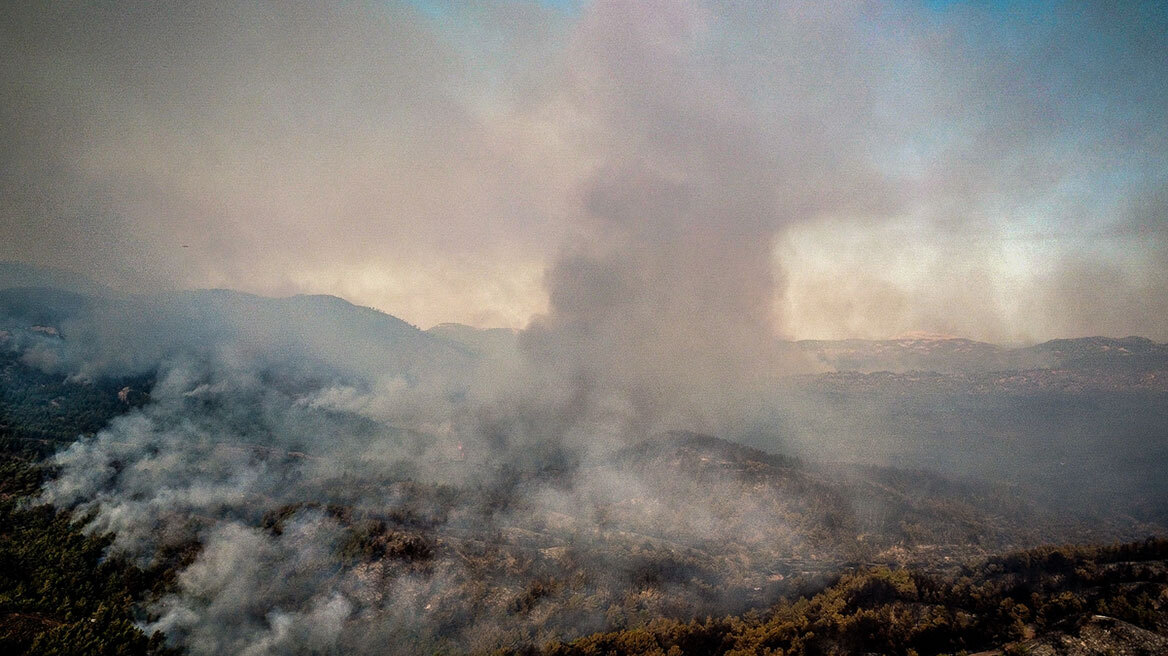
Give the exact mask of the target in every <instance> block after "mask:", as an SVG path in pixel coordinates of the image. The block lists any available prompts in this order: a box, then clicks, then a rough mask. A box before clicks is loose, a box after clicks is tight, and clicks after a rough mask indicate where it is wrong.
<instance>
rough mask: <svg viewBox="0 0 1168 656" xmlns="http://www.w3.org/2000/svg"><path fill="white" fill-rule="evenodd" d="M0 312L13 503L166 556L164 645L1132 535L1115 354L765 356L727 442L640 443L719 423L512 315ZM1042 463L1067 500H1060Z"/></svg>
mask: <svg viewBox="0 0 1168 656" xmlns="http://www.w3.org/2000/svg"><path fill="white" fill-rule="evenodd" d="M0 321H2V323H0V330H2V331H3V332H2V333H0V349H3V351H4V358H5V359H4V363H5V364H4V367H5V368H4V376H5V378H4V380H5V385H6V392H5V395H4V397H3V403H4V408H3V410H4V417H5V422H4V423H5V424H6V425H5V428H4V430H5V431H6V435H7V437H9V438H19V437H21V436H24V437H30V436H32V437H34V438H35V439H41V438H37V437H35V435H34V433H35V431H38V430H40V431H44V430H46V429H44V428H43V427H42V426H43V425H45V424H44V422H46V421H48V422H50V424H51V425H52V428H53V430H54V431H55V433H54V440H58V442H54V443H60V444H61V447H62V448H61V449H60V450H59V451H58V452H57V453H56V455H55V456H53V457H52V459H51V461H50V462H49V465H50V469H51V472H52V476H51V478H50V479H49V480H48V481H47V483H46V485H45V487H44V490H43V492H42V497H41V498H42V500H44V501H48V502H51V503H53V504H56V505H57V506H59V507H61V508H67V509H73V510H75V511H77V512H78V513H80V516H84V517H86V518H87V522H88V523H87V527H88V530H91V531H98V532H111V533H113V535H114V537H113V538H112V547H111V548H112V549H113V550H114V553H117V554H121V555H123V556H125V557H127V558H129V559H131V560H132V561H133V562H136V563H137V564H138V565H140V566H142V567H146V568H148V569H158V568H162V569H163V570H165V571H170V572H171V576H170V578H168V579H167V580H168V581H169V584H167V585H165V586H162V587H160V588H158V589H157V590H156V592H155V594H153V595H152V596H150V597H148V598H147V599H145V600H144V602H143V605H142V606H141V608H143V609H144V611H145V613H146V614H144V615H143V619H142V626H144V627H145V628H147V629H148V630H149V631H155V630H157V631H161V632H163V633H164V634H165V635H167V636H168V639H169V640H170V641H171V644H174V645H180V646H184V647H186V648H188V649H189V650H190V651H191V652H192V653H195V654H200V653H247V652H256V653H296V652H298V651H304V650H306V649H307V650H313V649H317V650H327V649H340V650H341V651H345V652H347V653H386V652H387V651H388V652H394V651H396V652H398V653H416V652H418V651H430V650H433V649H441V648H449V649H455V650H488V649H494V648H498V647H517V646H522V645H531V644H539V643H542V642H545V641H547V640H552V639H566V638H570V637H573V636H579V635H583V634H586V633H589V632H592V631H599V630H604V629H611V628H620V627H631V626H639V625H642V624H644V623H646V622H649V621H651V620H653V619H655V618H662V617H670V618H676V619H681V620H684V619H687V618H690V617H697V616H704V615H706V614H721V613H726V612H743V611H746V610H748V609H750V608H753V607H763V606H766V605H768V604H771V603H773V602H774V601H775V600H777V599H778V598H779V597H780V596H781V595H784V594H797V593H801V592H805V591H809V590H814V589H815V588H816V586H818V585H820V584H821V583H822V582H823V581H825V580H827V579H828V578H830V577H832V576H834V575H835V574H837V573H838V572H840V571H842V570H845V569H848V568H853V567H857V566H863V565H870V564H888V565H899V564H913V565H915V566H918V567H923V568H930V567H934V566H937V565H938V564H943V563H947V562H954V561H957V560H961V559H966V558H970V557H974V556H983V555H986V554H991V553H995V552H998V551H1000V550H1003V549H1008V548H1013V547H1019V546H1029V545H1037V544H1041V543H1044V542H1048V541H1052V540H1057V541H1085V540H1104V541H1109V540H1113V539H1119V538H1132V537H1140V536H1143V535H1146V534H1148V533H1160V532H1163V531H1164V527H1163V508H1164V504H1163V497H1162V496H1159V495H1161V493H1162V490H1161V488H1160V487H1158V485H1159V483H1158V481H1160V480H1162V479H1161V478H1158V477H1156V476H1154V475H1155V474H1156V473H1157V472H1159V470H1160V468H1162V467H1163V466H1164V465H1163V464H1162V463H1163V460H1162V459H1160V458H1159V457H1158V456H1157V455H1156V454H1157V453H1158V451H1156V449H1157V448H1160V447H1159V446H1158V445H1159V444H1160V442H1158V441H1157V440H1158V439H1161V438H1162V437H1163V434H1161V433H1158V432H1157V431H1159V428H1158V427H1159V424H1157V423H1156V422H1158V421H1160V419H1159V418H1160V417H1162V414H1163V411H1162V410H1156V409H1155V407H1154V404H1155V403H1157V402H1158V401H1159V399H1160V398H1161V396H1162V395H1163V390H1162V389H1161V386H1160V384H1159V382H1158V381H1159V378H1157V377H1156V376H1157V373H1156V371H1157V370H1155V369H1154V368H1149V367H1145V366H1143V365H1141V366H1140V367H1137V368H1135V369H1133V368H1131V367H1128V368H1123V367H1118V368H1117V367H1108V366H1102V365H1099V362H1100V358H1102V359H1103V360H1104V361H1105V362H1104V364H1106V362H1108V361H1110V360H1108V359H1109V358H1124V357H1128V356H1126V355H1123V354H1124V353H1132V352H1135V351H1136V350H1138V349H1143V350H1142V351H1139V352H1140V353H1151V354H1152V355H1151V356H1149V357H1151V358H1152V360H1151V361H1153V362H1154V357H1155V353H1156V348H1158V347H1157V345H1151V346H1149V345H1147V344H1145V343H1144V342H1139V341H1133V340H1125V341H1123V342H1122V344H1126V345H1127V346H1124V347H1123V348H1124V349H1126V350H1125V351H1124V350H1118V349H1115V348H1111V346H1112V343H1111V342H1101V341H1099V340H1091V341H1086V342H1083V343H1079V342H1074V343H1072V344H1065V343H1059V344H1056V345H1054V346H1050V347H1049V348H1047V349H1046V351H1044V352H1043V353H1046V352H1047V351H1049V354H1047V355H1043V356H1042V357H1048V356H1049V357H1051V358H1062V360H1059V362H1061V363H1063V364H1061V365H1060V367H1064V366H1065V363H1066V362H1082V361H1087V362H1088V363H1089V364H1090V367H1087V366H1084V367H1080V368H1058V369H1055V368H1037V369H1033V368H1032V369H1025V370H1018V371H1015V372H1011V373H1002V372H992V373H991V372H986V371H982V370H978V369H976V368H971V369H970V370H968V371H959V372H953V371H948V372H945V373H922V372H904V373H889V372H884V373H859V372H844V371H833V372H825V373H812V374H808V373H802V374H799V373H796V372H797V371H798V370H796V369H792V370H791V371H776V372H773V375H772V376H770V377H768V378H765V379H760V380H759V381H756V383H758V382H763V383H766V384H765V385H763V384H758V385H752V386H749V387H748V388H747V389H748V390H751V391H750V394H756V395H755V396H749V395H745V394H746V393H745V392H744V396H743V397H742V398H741V399H740V403H738V404H737V405H735V406H734V414H733V415H732V416H733V417H734V418H735V420H734V421H729V422H725V423H724V424H722V425H723V426H724V429H723V430H720V431H719V433H720V435H721V437H724V438H731V440H730V441H728V440H726V439H720V438H716V437H711V436H708V434H707V433H704V432H686V431H671V430H668V429H669V428H670V427H671V426H670V424H671V423H672V424H675V425H676V424H677V423H679V422H683V421H684V420H686V419H687V418H690V417H702V416H708V417H719V416H731V415H725V414H717V413H713V414H709V413H706V412H695V413H693V414H689V413H678V412H677V408H679V407H682V406H679V405H677V404H676V403H674V402H673V401H672V400H670V398H669V397H668V395H665V394H662V395H660V396H656V395H649V396H642V397H637V396H636V394H637V393H640V392H638V391H637V390H641V391H645V390H644V389H642V388H639V387H636V386H634V387H631V388H628V389H629V390H632V391H633V394H632V396H622V395H616V394H611V393H610V392H611V390H610V389H608V388H606V387H605V386H604V385H601V384H600V382H601V381H600V380H598V379H597V378H594V377H591V376H590V375H588V373H587V370H571V369H568V370H567V372H568V373H571V372H572V371H575V372H576V373H575V375H571V376H564V375H561V374H562V373H563V372H561V370H560V369H559V368H557V366H556V361H555V360H554V359H553V360H551V361H548V360H544V359H542V358H543V356H544V355H545V354H546V351H545V350H544V349H545V348H546V346H547V344H548V343H547V342H546V340H545V341H541V339H543V337H541V335H540V334H539V332H538V331H536V333H535V334H534V337H533V335H532V334H527V333H524V334H519V335H512V334H508V333H505V332H499V331H493V332H486V333H484V332H480V331H475V330H473V329H465V328H459V327H453V326H445V327H440V328H438V329H435V330H431V331H426V332H423V331H420V330H418V329H416V328H414V327H412V326H409V325H408V324H406V323H404V322H401V321H399V320H397V319H395V318H393V317H391V316H389V315H385V314H383V313H380V312H377V311H374V310H370V309H366V308H359V307H355V306H353V305H350V304H348V303H346V302H344V301H342V300H340V299H336V298H332V297H305V296H300V297H291V298H283V299H272V298H263V297H258V296H252V295H247V294H240V293H236V292H230V291H223V290H212V291H200V292H182V293H168V294H160V295H156V296H122V297H109V296H102V295H93V294H83V293H76V292H65V291H57V290H51V289H45V288H29V287H22V288H10V289H5V290H0ZM545 336H546V335H545ZM1104 347H1108V348H1104ZM849 348H852V347H849ZM914 348H923V347H919V346H918V347H914ZM938 348H939V349H940V350H942V351H944V350H945V349H947V348H949V346H945V345H942V346H939V347H938ZM962 348H965V347H962ZM979 348H980V347H979ZM959 350H960V349H959ZM1027 357H1029V356H1027ZM1035 357H1038V356H1035ZM792 362H794V360H792ZM1149 376H1151V377H1150V378H1149ZM1049 380H1055V381H1062V382H1060V383H1059V384H1058V385H1055V386H1054V387H1053V388H1052V387H1051V385H1049V384H1048V383H1047V382H1046V381H1049ZM610 382H611V380H610ZM646 389H647V388H646ZM719 398H721V397H719V396H718V395H717V394H714V395H713V397H712V399H709V401H710V402H711V404H710V407H714V406H716V405H717V404H716V403H713V402H714V401H717V400H718V399H719ZM46 403H47V404H48V407H45V405H46ZM54 403H55V405H54ZM654 410H657V411H656V412H654ZM696 410H705V409H704V408H696ZM1124 416H1131V417H1135V418H1137V419H1136V420H1133V421H1128V422H1127V423H1124V421H1122V418H1123V417H1124ZM1059 417H1065V422H1064V423H1061V424H1060V423H1058V420H1059ZM38 422H39V423H38ZM70 422H72V423H70ZM1092 422H1094V423H1092ZM70 425H71V426H73V428H74V430H75V433H74V435H77V434H90V433H94V432H95V431H96V432H95V433H94V434H91V435H85V436H83V437H80V439H77V440H76V441H75V442H72V443H71V444H69V443H68V440H69V438H68V437H64V438H62V431H68V429H69V428H68V427H69V426H70ZM21 431H23V432H21ZM65 434H66V435H67V432H66V433H65ZM20 441H21V440H19V439H10V440H9V443H10V444H17V443H19V442H20ZM743 441H747V442H750V443H751V444H753V445H755V446H760V447H763V449H762V450H758V449H755V448H749V447H746V446H743V445H742V444H741V442H743ZM1089 445H1095V446H1094V447H1093V448H1095V450H1085V449H1086V447H1087V446H1089ZM1140 449H1142V453H1143V454H1144V455H1145V456H1147V457H1144V458H1143V459H1139V458H1138V457H1137V451H1138V450H1140ZM1073 453H1080V454H1083V455H1084V456H1086V457H1084V458H1081V461H1082V464H1078V465H1076V467H1077V468H1076V469H1073V471H1075V472H1076V478H1075V481H1074V483H1075V485H1076V486H1077V489H1079V490H1081V491H1082V492H1083V494H1084V495H1090V496H1092V497H1098V499H1099V503H1083V499H1082V498H1077V497H1076V498H1071V497H1065V498H1064V497H1063V496H1060V494H1059V492H1060V490H1063V489H1064V487H1060V486H1061V485H1063V484H1064V483H1065V481H1063V480H1062V479H1060V478H1058V477H1057V475H1052V471H1053V473H1054V474H1057V473H1058V471H1059V469H1058V468H1063V467H1066V465H1065V464H1063V463H1064V461H1063V460H1057V461H1056V460H1055V459H1056V458H1060V459H1061V458H1063V457H1065V455H1066V454H1073ZM780 454H782V455H780ZM1056 462H1057V464H1056ZM926 469H929V470H934V471H933V472H930V471H926ZM938 471H939V472H941V473H936V472H938ZM1064 471H1072V469H1070V468H1068V469H1064ZM1121 471H1123V472H1127V473H1128V474H1129V476H1127V478H1124V479H1119V478H1114V477H1115V476H1116V475H1117V474H1118V473H1119V472H1121ZM1027 472H1030V473H1032V474H1033V475H1032V476H1029V477H1028V476H1026V473H1027ZM1133 474H1134V475H1133ZM175 554H180V555H181V557H176V556H175Z"/></svg>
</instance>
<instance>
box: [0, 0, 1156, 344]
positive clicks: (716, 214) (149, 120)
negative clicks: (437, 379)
mask: <svg viewBox="0 0 1168 656" xmlns="http://www.w3.org/2000/svg"><path fill="white" fill-rule="evenodd" d="M0 54H2V57H0V236H2V238H0V259H10V260H18V261H24V262H31V263H36V264H41V265H51V266H57V267H62V268H67V269H73V270H76V271H79V272H82V273H85V274H87V275H90V276H92V277H94V278H96V279H98V280H100V281H102V282H106V283H109V284H112V285H115V286H123V287H127V288H130V289H140V290H144V289H152V288H159V287H208V286H220V287H231V288H236V289H241V290H246V291H252V292H258V293H263V294H290V293H297V292H319V293H332V294H337V295H340V296H343V297H345V298H348V299H350V300H352V301H354V302H357V303H360V304H364V305H371V306H374V307H377V308H379V309H382V310H385V311H387V312H389V313H391V314H394V315H396V316H399V317H402V318H404V319H406V320H408V321H411V322H413V323H416V324H419V325H421V326H423V327H426V326H429V325H432V324H435V323H439V322H443V321H458V322H464V323H470V324H474V325H479V326H509V327H516V328H518V327H523V326H525V325H527V324H528V322H529V321H530V320H531V318H532V317H533V316H535V315H541V314H547V316H548V317H550V319H548V322H549V325H557V326H563V325H571V324H572V322H573V321H574V317H578V316H589V317H591V316H596V315H603V316H604V317H606V319H605V321H612V322H621V321H624V320H625V319H626V318H628V317H630V316H632V317H634V319H632V325H633V326H634V327H635V328H637V329H639V330H644V329H647V328H648V327H649V326H652V325H654V323H653V322H655V321H656V322H658V324H664V325H674V324H676V323H677V321H675V320H680V321H681V322H682V323H684V319H681V317H689V316H694V315H697V316H699V317H701V319H700V320H698V321H695V322H693V323H692V324H689V325H690V326H691V328H692V329H693V330H706V329H714V330H737V329H739V328H742V327H743V326H746V327H747V328H742V329H743V330H754V329H755V328H757V327H758V326H760V325H765V326H766V327H767V329H768V330H770V331H772V332H773V333H774V334H777V335H782V336H788V337H805V338H816V337H822V338H832V337H848V336H858V337H890V336H895V335H899V334H903V333H906V332H909V331H929V332H940V333H948V334H957V335H962V336H969V337H974V338H981V339H988V340H997V341H1018V340H1037V339H1046V338H1051V337H1063V336H1078V335H1086V334H1110V335H1127V334H1142V335H1146V336H1149V337H1153V338H1156V339H1160V340H1168V6H1166V5H1165V3H1135V2H1122V3H1110V2H1108V3H1065V4H1064V3H1048V4H1038V3H1030V2H1018V3H1013V2H976V3H975V2H970V3H962V2H927V3H921V4H913V3H887V4H885V3H865V2H847V3H825V2H819V1H816V2H806V3H800V2H771V1H765V2H764V1H761V0H760V1H759V2H709V3H702V2H697V1H687V0H653V1H649V2H645V1H634V0H614V1H607V0H605V1H595V2H589V1H586V0H580V1H576V2H572V1H563V2H542V3H540V2H504V1H502V0H499V1H495V2H482V3H473V4H472V3H464V2H440V1H436V0H427V1H420V0H419V1H417V2H407V3H400V2H391V1H388V0H387V1H384V2H352V3H344V4H341V3H336V4H332V3H330V4H324V3H308V2H304V3H285V2H279V3H259V2H256V3H238V4H233V3H226V2H199V1H194V2H191V1H187V2H176V3H170V2H142V3H127V2H101V3H96V2H94V3H90V2H87V3H79V2H50V3H38V2H31V1H30V2H10V3H4V4H3V7H2V8H0ZM726 314H733V315H735V316H738V317H745V318H742V319H736V320H733V321H725V320H722V319H720V317H723V316H724V315H726ZM565 334H571V332H570V331H569V333H565ZM605 334H608V333H605ZM676 336H677V337H678V338H679V339H685V338H686V332H685V331H680V330H679V331H677V335H676Z"/></svg>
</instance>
